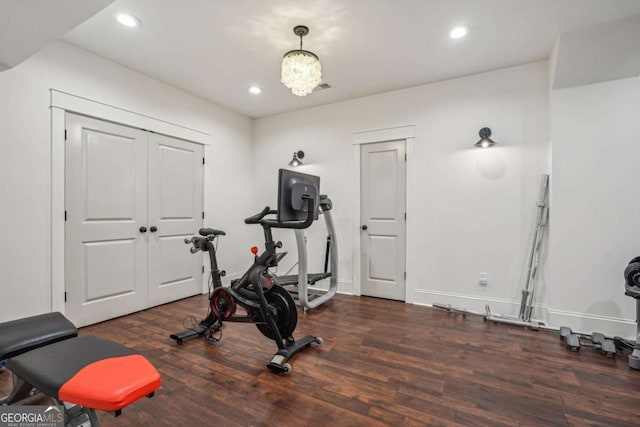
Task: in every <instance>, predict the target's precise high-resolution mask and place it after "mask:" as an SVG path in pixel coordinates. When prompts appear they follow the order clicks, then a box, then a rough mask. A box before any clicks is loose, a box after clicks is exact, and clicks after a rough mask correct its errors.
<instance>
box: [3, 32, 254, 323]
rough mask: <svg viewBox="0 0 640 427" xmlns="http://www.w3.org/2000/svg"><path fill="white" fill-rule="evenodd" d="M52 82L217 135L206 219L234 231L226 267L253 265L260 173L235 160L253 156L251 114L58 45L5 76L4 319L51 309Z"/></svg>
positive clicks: (227, 241) (227, 242)
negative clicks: (252, 216)
mask: <svg viewBox="0 0 640 427" xmlns="http://www.w3.org/2000/svg"><path fill="white" fill-rule="evenodd" d="M51 88H54V89H58V90H61V91H65V92H69V93H72V94H75V95H79V96H82V97H86V98H89V99H92V100H96V101H100V102H103V103H106V104H110V105H112V106H116V107H120V108H123V109H126V110H130V111H133V112H136V113H140V114H144V115H148V116H151V117H154V118H157V119H160V120H165V121H168V122H171V123H174V124H178V125H182V126H187V127H190V128H194V129H198V130H200V131H203V132H207V133H210V134H211V135H212V141H213V145H212V146H211V147H210V148H208V149H207V153H208V161H207V165H206V167H207V168H208V173H209V176H210V179H211V185H210V189H211V192H210V193H209V194H208V195H207V196H208V199H209V200H210V201H211V203H210V204H209V205H208V206H206V207H205V210H206V211H207V212H208V213H209V216H208V218H207V219H206V224H208V225H210V226H215V227H217V228H222V229H225V231H227V234H228V237H226V238H223V239H224V240H223V242H222V246H221V251H220V265H221V267H222V268H225V269H226V270H227V271H229V272H234V271H240V270H242V268H243V267H245V264H246V262H245V261H246V260H247V259H249V258H248V257H247V259H244V258H239V257H238V254H239V253H241V252H244V248H245V247H247V246H248V243H247V242H248V238H247V230H246V226H245V225H244V224H243V223H242V218H244V216H246V215H248V214H249V213H251V210H252V201H253V199H254V195H253V181H252V178H251V176H252V172H251V169H250V166H243V164H242V163H241V162H234V161H231V160H233V159H247V158H250V157H251V155H252V146H251V139H252V122H251V120H250V119H248V118H246V117H243V116H241V115H239V114H236V113H233V112H230V111H229V110H226V109H224V108H221V107H218V106H215V105H213V104H211V103H210V102H207V101H204V100H202V99H200V98H197V97H196V96H193V95H190V94H187V93H185V92H182V91H180V90H177V89H175V88H173V87H171V86H169V85H167V84H164V83H161V82H158V81H156V80H153V79H151V78H149V77H146V76H144V75H141V74H139V73H136V72H134V71H132V70H129V69H127V68H124V67H122V66H120V65H117V64H115V63H113V62H110V61H108V60H105V59H103V58H100V57H98V56H95V55H93V54H90V53H88V52H86V51H83V50H80V49H77V48H74V47H72V46H70V45H67V44H64V43H57V44H55V45H52V46H50V47H48V48H47V49H45V50H43V51H41V52H40V53H38V54H36V55H35V56H33V57H31V58H30V59H28V60H26V61H25V62H23V63H21V64H19V65H18V66H16V67H15V68H13V69H9V70H6V71H3V72H1V73H0V182H1V185H0V203H1V205H0V223H1V224H2V238H0V321H3V320H7V319H13V318H17V317H20V316H26V315H31V314H36V313H42V312H46V311H49V310H50V309H51V291H50V290H51V235H50V233H51V231H50V230H51V215H50V210H51V173H52V171H51V113H50V111H49V105H50V93H49V89H51ZM213 199H216V200H218V201H217V202H214V201H213Z"/></svg>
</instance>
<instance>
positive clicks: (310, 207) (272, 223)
mask: <svg viewBox="0 0 640 427" xmlns="http://www.w3.org/2000/svg"><path fill="white" fill-rule="evenodd" d="M305 200H306V201H307V218H306V219H305V220H304V221H277V220H273V219H262V218H264V217H265V216H266V215H267V214H266V213H265V214H264V215H262V217H260V218H261V219H260V220H258V221H256V224H258V223H259V224H261V225H266V226H267V227H271V228H292V229H298V230H301V229H304V228H309V227H310V226H311V224H313V221H314V219H315V210H316V204H315V199H313V198H311V197H305ZM268 208H269V207H268V206H267V207H266V208H264V209H263V210H262V212H260V214H262V213H264V212H265V211H267V209H268ZM268 213H277V211H270V210H269V211H268ZM260 214H258V215H260ZM258 215H254V216H253V217H251V218H248V219H252V218H255V217H257V216H258ZM245 222H247V220H245ZM247 224H249V223H247Z"/></svg>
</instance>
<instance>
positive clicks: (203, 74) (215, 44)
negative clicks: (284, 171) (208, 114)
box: [64, 0, 640, 117]
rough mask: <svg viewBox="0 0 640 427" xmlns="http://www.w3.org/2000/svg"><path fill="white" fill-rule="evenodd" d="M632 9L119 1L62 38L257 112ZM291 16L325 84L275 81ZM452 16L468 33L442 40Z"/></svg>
mask: <svg viewBox="0 0 640 427" xmlns="http://www.w3.org/2000/svg"><path fill="white" fill-rule="evenodd" d="M118 12H128V13H131V14H133V15H135V16H136V17H138V18H139V19H140V20H141V21H142V27H140V28H137V29H130V28H126V27H123V26H121V25H120V24H118V23H117V22H116V21H115V19H114V15H115V14H116V13H118ZM639 13H640V1H638V0H606V1H605V0H377V1H372V0H306V1H301V0H269V1H264V0H226V1H225V0H217V1H213V0H182V1H175V0H118V1H116V2H115V3H113V4H111V5H110V6H108V7H107V8H106V9H104V10H103V11H102V12H100V13H98V14H97V15H95V16H94V17H92V18H91V19H89V20H88V21H87V22H85V23H83V24H81V25H80V26H79V27H77V28H76V29H74V30H73V31H71V32H70V33H68V34H67V35H66V36H65V37H64V40H65V41H67V42H69V43H71V44H74V45H76V46H79V47H81V48H84V49H86V50H89V51H91V52H94V53H96V54H98V55H101V56H104V57H106V58H109V59H111V60H113V61H115V62H118V63H120V64H123V65H125V66H127V67H130V68H132V69H134V70H137V71H139V72H141V73H144V74H147V75H149V76H152V77H155V78H157V79H159V80H162V81H165V82H167V83H170V84H172V85H174V86H176V87H178V88H181V89H183V90H185V91H188V92H191V93H193V94H196V95H198V96H200V97H203V98H206V99H208V100H210V101H213V102H215V103H217V104H219V105H222V106H225V107H227V108H230V109H232V110H234V111H237V112H239V113H242V114H244V115H247V116H249V117H262V116H268V115H272V114H277V113H280V112H285V111H290V110H295V109H299V108H305V107H310V106H314V105H320V104H327V103H331V102H336V101H340V100H345V99H350V98H356V97H361V96H366V95H371V94H375V93H380V92H386V91H390V90H394V89H400V88H406V87H411V86H416V85H420V84H424V83H429V82H434V81H439V80H445V79H451V78H455V77H460V76H464V75H469V74H474V73H480V72H484V71H489V70H494V69H498V68H503V67H508V66H513V65H518V64H524V63H529V62H533V61H539V60H544V59H546V58H547V57H548V56H549V53H550V51H551V50H552V48H553V45H554V43H555V41H556V39H557V38H558V36H559V35H560V34H561V33H563V32H566V31H571V30H575V29H578V28H583V27H587V26H591V25H594V24H599V23H603V22H607V21H612V20H615V19H620V18H624V17H628V16H632V15H635V14H639ZM298 24H303V25H307V26H308V27H309V28H310V34H309V36H307V37H305V39H304V47H305V48H306V49H308V50H311V51H313V52H315V53H316V54H317V55H318V56H319V57H320V60H321V62H322V67H323V80H324V81H325V82H327V83H329V84H330V85H331V86H333V88H332V89H328V90H322V91H317V92H314V93H312V94H311V95H309V96H306V97H302V98H299V97H296V96H294V95H292V94H291V93H290V92H289V91H288V90H287V89H286V88H285V87H284V86H283V85H282V84H281V83H280V62H281V59H282V55H283V54H284V53H285V52H287V51H288V50H291V49H295V48H296V47H297V46H298V39H297V38H296V37H295V36H294V35H293V32H292V29H293V27H294V26H295V25H298ZM460 24H464V25H466V26H468V27H469V34H468V35H467V37H465V38H463V39H460V40H451V39H449V38H448V32H449V30H450V29H451V28H452V27H453V26H455V25H460ZM251 84H257V85H258V86H260V87H261V88H262V89H263V92H262V94H261V95H259V96H255V95H251V94H249V93H248V92H247V88H248V86H249V85H251Z"/></svg>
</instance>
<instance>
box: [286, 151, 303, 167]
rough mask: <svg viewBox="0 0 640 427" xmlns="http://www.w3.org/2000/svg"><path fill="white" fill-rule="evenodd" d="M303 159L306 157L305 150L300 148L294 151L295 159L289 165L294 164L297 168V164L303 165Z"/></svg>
mask: <svg viewBox="0 0 640 427" xmlns="http://www.w3.org/2000/svg"><path fill="white" fill-rule="evenodd" d="M302 159H304V151H302V150H300V151H297V152H294V153H293V159H291V161H290V162H289V166H293V167H294V168H295V167H296V166H300V165H302Z"/></svg>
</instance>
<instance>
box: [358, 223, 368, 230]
mask: <svg viewBox="0 0 640 427" xmlns="http://www.w3.org/2000/svg"><path fill="white" fill-rule="evenodd" d="M360 228H362V229H363V230H366V229H367V228H369V227H367V225H366V224H365V225H363V226H362V227H360Z"/></svg>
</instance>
